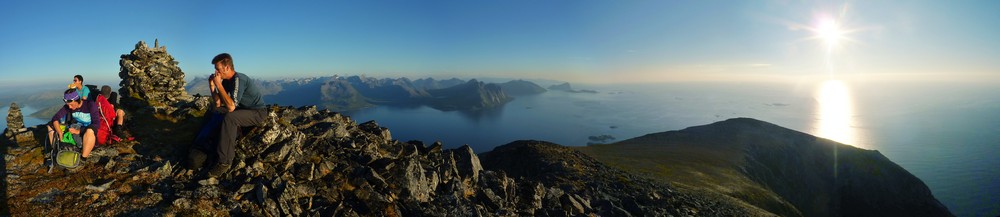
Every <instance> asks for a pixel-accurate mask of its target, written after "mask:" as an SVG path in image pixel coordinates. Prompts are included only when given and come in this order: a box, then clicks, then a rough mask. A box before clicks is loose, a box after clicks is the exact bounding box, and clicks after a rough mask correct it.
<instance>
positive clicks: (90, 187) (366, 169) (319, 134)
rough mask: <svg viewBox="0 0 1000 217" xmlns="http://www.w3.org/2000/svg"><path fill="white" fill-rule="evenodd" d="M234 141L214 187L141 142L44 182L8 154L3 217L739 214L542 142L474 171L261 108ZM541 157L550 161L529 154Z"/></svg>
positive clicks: (448, 159) (446, 158) (29, 152)
mask: <svg viewBox="0 0 1000 217" xmlns="http://www.w3.org/2000/svg"><path fill="white" fill-rule="evenodd" d="M164 127H167V126H164ZM175 130H181V129H175ZM244 132H245V135H244V136H243V137H241V139H240V140H239V145H238V147H239V149H238V151H237V160H236V161H235V162H234V167H233V169H231V170H230V171H229V172H227V173H225V174H224V175H222V176H221V177H219V178H218V179H215V178H206V176H205V175H204V173H205V171H204V170H189V169H185V168H183V167H181V166H180V165H179V163H178V159H179V158H178V157H177V156H168V155H160V154H156V153H153V152H145V153H144V152H143V151H141V150H140V149H139V147H142V146H146V145H148V144H144V140H145V138H140V139H139V140H138V142H126V143H118V144H115V145H113V146H111V147H102V148H98V149H97V150H96V151H95V152H94V153H95V154H94V157H92V158H91V159H90V160H88V162H86V163H85V164H84V166H83V167H81V168H76V169H57V170H55V171H54V172H52V173H47V172H46V170H47V166H45V165H44V159H43V158H42V153H43V151H44V148H43V147H40V146H38V145H37V144H35V145H21V146H13V147H11V148H10V149H9V150H8V151H7V153H8V155H7V156H9V157H8V159H6V161H5V162H6V164H7V165H6V168H7V171H6V172H7V173H6V174H7V175H6V181H7V183H8V185H7V195H9V197H8V200H7V201H6V203H7V205H8V206H7V207H9V209H10V210H9V211H10V212H11V213H25V214H28V215H35V214H39V215H40V214H47V215H48V214H55V215H69V216H79V215H120V214H131V215H136V216H150V215H153V216H158V215H209V216H219V215H254V216H286V215H294V216H300V215H319V216H401V215H403V216H468V215H479V216H514V215H541V216H576V215H590V214H602V215H626V216H627V215H690V214H699V213H700V214H719V215H730V214H734V215H735V214H739V213H748V212H744V211H745V210H742V209H738V207H734V206H726V205H724V204H723V205H719V204H716V203H714V202H711V201H707V202H705V201H703V200H700V199H697V198H696V197H692V196H690V195H682V194H679V193H676V192H674V191H672V190H670V187H669V186H667V185H662V184H657V183H654V182H652V181H650V180H647V179H642V178H639V177H636V176H632V175H629V174H626V173H623V172H621V171H618V170H613V169H610V168H608V167H606V166H603V165H601V164H600V163H598V162H596V161H594V160H593V159H590V158H587V157H586V156H585V155H582V154H580V153H578V152H575V151H572V150H569V149H567V148H563V147H559V146H558V145H554V144H546V143H543V144H544V145H545V146H542V147H544V148H546V149H554V150H545V149H543V150H542V151H540V152H537V153H538V154H535V155H523V154H524V153H525V152H531V151H530V150H528V151H506V150H508V149H510V148H512V147H513V148H517V147H522V148H521V149H519V150H525V149H530V148H523V147H524V146H525V145H523V144H522V143H525V142H515V143H512V144H510V145H507V146H503V147H501V148H498V149H497V150H495V151H493V152H491V153H490V154H488V155H487V156H489V158H488V159H489V161H487V163H485V164H484V162H481V161H480V160H479V156H478V155H477V154H475V152H474V150H472V149H471V148H469V146H462V147H460V148H457V149H450V150H444V149H442V144H441V143H434V144H430V145H426V144H424V143H422V142H420V141H409V142H401V141H397V140H393V139H392V137H391V133H390V132H389V130H388V129H386V128H384V127H380V126H379V125H378V124H376V123H375V122H365V123H361V124H357V123H355V122H354V121H353V120H351V119H350V118H348V117H346V116H342V115H340V114H338V113H334V112H329V111H327V110H316V108H315V107H300V108H291V107H277V106H275V107H271V111H270V118H269V119H268V121H267V123H266V124H264V125H263V126H259V127H252V128H247V129H245V130H244ZM528 143H529V145H531V144H534V143H538V142H528ZM163 153H170V152H163ZM549 154H551V155H552V156H558V157H557V158H545V157H541V156H540V155H549ZM504 161H517V162H528V164H525V165H511V164H509V163H506V164H505V163H503V162H504ZM531 162H537V163H531ZM541 163H544V164H546V165H551V166H547V167H539V168H541V169H542V170H540V171H536V172H539V173H544V174H538V175H531V174H534V173H530V172H524V171H529V170H532V169H536V168H535V166H538V164H541ZM484 168H488V169H484ZM581 168H582V169H581ZM508 174H512V175H508ZM588 177H598V178H597V179H592V180H591V179H589V178H588ZM580 180H590V181H580ZM699 201H702V202H699Z"/></svg>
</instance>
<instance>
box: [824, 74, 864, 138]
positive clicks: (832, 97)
mask: <svg viewBox="0 0 1000 217" xmlns="http://www.w3.org/2000/svg"><path fill="white" fill-rule="evenodd" d="M816 101H817V106H816V109H817V111H816V114H817V116H816V118H817V119H816V122H815V125H814V126H815V127H814V132H813V134H814V135H816V136H819V137H823V138H827V139H830V140H833V141H837V142H840V143H844V144H848V145H853V146H855V147H859V148H864V147H861V146H859V144H858V143H857V142H858V139H857V132H855V129H854V128H853V127H852V126H854V125H855V124H857V122H856V120H854V105H853V100H852V98H851V93H850V90H849V89H848V88H847V85H846V84H845V83H844V82H843V81H840V80H827V81H824V82H823V83H821V84H820V85H819V88H817V90H816Z"/></svg>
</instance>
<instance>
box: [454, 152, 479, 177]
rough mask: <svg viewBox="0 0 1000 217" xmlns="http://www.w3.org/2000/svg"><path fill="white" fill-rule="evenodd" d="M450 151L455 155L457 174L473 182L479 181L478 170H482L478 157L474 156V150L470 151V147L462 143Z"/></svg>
mask: <svg viewBox="0 0 1000 217" xmlns="http://www.w3.org/2000/svg"><path fill="white" fill-rule="evenodd" d="M452 153H453V154H454V156H455V163H456V165H455V166H456V169H458V175H459V176H461V177H462V178H463V179H467V180H471V181H472V182H473V183H475V182H477V181H479V171H481V170H483V165H482V164H480V163H479V157H478V156H476V152H474V151H472V147H469V145H463V146H462V147H459V148H458V149H455V150H454V152H452Z"/></svg>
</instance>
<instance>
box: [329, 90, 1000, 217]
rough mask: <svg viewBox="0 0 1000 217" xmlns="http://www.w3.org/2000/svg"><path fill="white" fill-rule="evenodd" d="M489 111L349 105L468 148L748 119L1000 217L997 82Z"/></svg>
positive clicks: (658, 96)
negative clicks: (861, 153) (823, 143)
mask: <svg viewBox="0 0 1000 217" xmlns="http://www.w3.org/2000/svg"><path fill="white" fill-rule="evenodd" d="M574 88H575V89H588V90H596V91H597V93H585V92H581V93H571V92H564V91H548V92H545V93H542V94H537V95H529V96H516V97H515V99H514V100H513V101H511V102H509V103H507V104H505V105H504V106H502V107H499V108H494V109H488V110H483V111H475V112H469V111H439V110H435V109H433V108H429V107H391V106H379V107H374V108H369V109H365V110H360V111H353V112H346V113H345V114H346V115H348V116H351V118H353V119H354V120H355V121H358V122H359V123H360V122H365V121H370V120H374V121H375V122H377V123H378V124H379V125H381V126H384V127H388V128H389V129H390V132H391V134H392V137H393V138H394V139H398V140H400V141H408V140H420V141H423V142H424V143H427V144H429V143H432V142H435V141H441V142H442V143H443V144H444V146H445V147H446V148H454V147H459V146H462V145H469V146H471V147H472V148H473V150H475V151H476V152H485V151H489V150H492V149H493V148H494V147H496V146H500V145H503V144H507V143H510V142H512V141H516V140H544V141H550V142H554V143H557V144H562V145H566V146H585V145H588V144H593V143H612V142H615V141H621V140H624V139H629V138H634V137H638V136H642V135H645V134H650V133H657V132H664V131H671V130H680V129H684V128H686V127H691V126H698V125H705V124H710V123H714V122H717V121H723V120H726V119H729V118H736V117H749V118H755V119H758V120H763V121H767V122H770V123H774V124H777V125H780V126H783V127H786V128H790V129H793V130H798V131H802V132H806V133H810V134H813V135H817V136H820V137H824V138H829V139H832V140H835V141H839V142H842V143H845V144H849V145H853V146H856V147H859V148H864V149H873V150H878V151H879V152H881V153H882V154H883V155H885V156H886V157H888V158H889V159H890V160H892V161H893V162H895V163H897V164H899V165H901V166H902V167H903V168H905V169H906V170H907V171H909V172H910V173H912V174H914V175H916V176H917V177H918V178H920V179H921V180H923V181H924V183H925V184H927V185H928V186H929V187H930V189H931V191H932V193H933V194H934V196H935V197H936V198H937V199H938V200H939V201H941V202H942V203H943V204H944V205H945V206H947V207H948V208H949V210H951V211H952V212H953V213H954V214H956V215H958V216H997V215H1000V98H998V97H997V96H1000V86H997V85H988V84H976V83H971V84H970V83H961V84H939V83H930V82H923V83H920V82H914V83H892V82H881V83H879V82H850V81H836V80H831V81H817V82H805V83H795V84H791V83H663V84H632V85H582V86H580V85H575V86H574Z"/></svg>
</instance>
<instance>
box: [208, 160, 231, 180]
mask: <svg viewBox="0 0 1000 217" xmlns="http://www.w3.org/2000/svg"><path fill="white" fill-rule="evenodd" d="M229 167H230V165H229V164H224V163H218V164H215V167H214V168H212V170H211V171H208V177H220V176H222V174H223V173H226V171H229Z"/></svg>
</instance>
